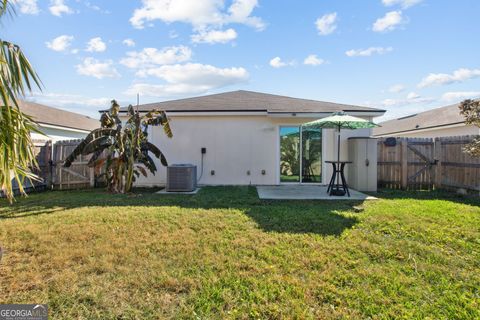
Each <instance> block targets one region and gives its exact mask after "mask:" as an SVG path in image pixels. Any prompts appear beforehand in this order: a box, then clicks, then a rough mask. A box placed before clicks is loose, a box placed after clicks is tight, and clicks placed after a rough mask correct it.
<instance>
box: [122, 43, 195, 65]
mask: <svg viewBox="0 0 480 320" xmlns="http://www.w3.org/2000/svg"><path fill="white" fill-rule="evenodd" d="M191 57H192V50H191V49H190V48H188V47H185V46H178V47H165V48H163V49H161V50H158V49H156V48H144V49H143V50H142V51H131V52H127V57H126V58H123V59H121V60H120V63H121V64H123V65H124V66H126V67H128V68H132V69H139V68H149V67H154V66H156V65H164V64H174V63H179V62H186V61H189V60H190V59H191Z"/></svg>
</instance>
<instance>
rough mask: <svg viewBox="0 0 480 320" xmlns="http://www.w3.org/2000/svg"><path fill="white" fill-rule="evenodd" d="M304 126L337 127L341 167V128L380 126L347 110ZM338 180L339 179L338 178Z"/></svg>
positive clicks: (338, 160)
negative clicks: (352, 114)
mask: <svg viewBox="0 0 480 320" xmlns="http://www.w3.org/2000/svg"><path fill="white" fill-rule="evenodd" d="M303 127H306V128H308V127H315V128H322V129H337V131H338V143H337V166H338V167H340V130H341V129H350V130H355V129H364V128H374V127H378V125H376V124H375V123H373V122H371V121H368V120H365V119H362V118H357V117H353V116H349V115H348V114H346V113H345V112H335V113H333V114H332V115H331V116H329V117H326V118H322V119H318V120H315V121H311V122H307V123H305V124H304V125H303ZM337 180H338V179H337Z"/></svg>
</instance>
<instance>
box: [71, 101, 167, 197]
mask: <svg viewBox="0 0 480 320" xmlns="http://www.w3.org/2000/svg"><path fill="white" fill-rule="evenodd" d="M119 112H120V106H119V104H118V103H117V102H116V101H115V100H112V104H111V107H110V109H109V110H108V111H107V112H104V113H103V114H102V116H101V118H100V128H98V129H95V130H93V131H92V132H90V133H89V134H88V135H87V137H85V139H84V140H83V141H82V142H81V143H80V144H79V145H78V146H77V147H76V148H75V150H73V152H72V153H71V154H70V155H69V156H68V157H67V158H66V159H65V162H64V166H65V167H69V166H71V164H72V163H73V162H74V161H75V159H76V158H77V157H78V156H79V155H91V158H90V160H89V162H88V165H89V166H90V167H93V168H95V172H96V173H97V174H99V173H100V172H101V171H103V173H102V174H101V175H100V176H104V177H105V181H106V184H107V188H108V190H109V191H110V192H114V193H128V192H130V191H131V190H132V187H133V183H134V182H135V180H136V178H138V177H139V176H140V175H143V176H145V177H147V170H148V171H150V173H152V174H153V175H155V172H156V171H157V167H156V165H155V162H154V160H153V158H152V156H151V155H153V156H154V157H156V158H158V159H160V162H161V164H162V165H163V166H167V165H168V163H167V159H166V158H165V156H164V154H163V153H162V151H160V149H159V148H158V147H157V146H155V145H154V144H152V143H150V142H149V141H148V127H150V126H162V127H163V131H164V133H165V134H166V136H167V137H169V138H171V137H172V136H173V135H172V130H171V128H170V124H169V120H168V118H167V115H166V113H165V112H163V111H160V110H151V111H149V112H147V113H145V114H141V113H140V112H139V111H138V110H135V108H134V107H133V106H131V105H130V106H128V108H127V114H126V115H127V117H128V119H127V120H126V121H125V122H122V121H121V120H120V117H119ZM102 169H103V170H102Z"/></svg>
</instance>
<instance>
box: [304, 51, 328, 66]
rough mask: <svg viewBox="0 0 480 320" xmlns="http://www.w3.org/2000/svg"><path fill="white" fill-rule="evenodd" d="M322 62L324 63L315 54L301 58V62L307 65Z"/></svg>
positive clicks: (317, 64)
mask: <svg viewBox="0 0 480 320" xmlns="http://www.w3.org/2000/svg"><path fill="white" fill-rule="evenodd" d="M324 63H325V60H323V59H320V58H318V57H317V55H316V54H311V55H309V56H308V57H306V58H305V60H303V64H306V65H309V66H319V65H321V64H324Z"/></svg>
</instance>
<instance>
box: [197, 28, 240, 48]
mask: <svg viewBox="0 0 480 320" xmlns="http://www.w3.org/2000/svg"><path fill="white" fill-rule="evenodd" d="M236 38H237V32H236V31H235V30H234V29H232V28H230V29H227V30H225V31H222V30H210V31H205V30H202V31H199V32H198V33H197V34H194V35H192V42H195V43H210V44H213V43H227V42H229V41H232V40H235V39H236Z"/></svg>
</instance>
